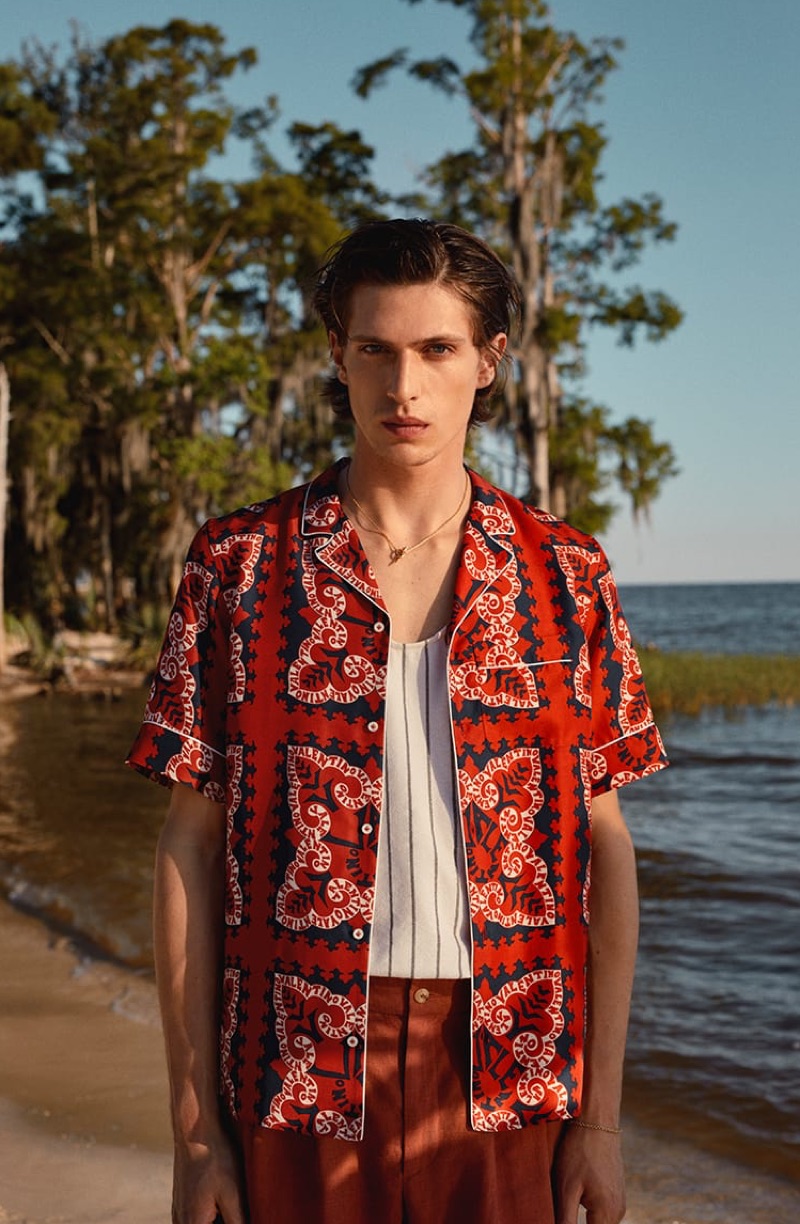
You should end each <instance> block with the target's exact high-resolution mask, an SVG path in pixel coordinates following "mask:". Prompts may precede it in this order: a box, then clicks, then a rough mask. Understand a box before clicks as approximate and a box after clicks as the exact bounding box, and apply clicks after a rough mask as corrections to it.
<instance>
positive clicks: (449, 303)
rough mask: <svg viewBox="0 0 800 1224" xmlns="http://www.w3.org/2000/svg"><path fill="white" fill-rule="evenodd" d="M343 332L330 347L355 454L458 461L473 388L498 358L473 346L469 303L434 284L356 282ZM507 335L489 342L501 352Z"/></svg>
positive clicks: (402, 461)
mask: <svg viewBox="0 0 800 1224" xmlns="http://www.w3.org/2000/svg"><path fill="white" fill-rule="evenodd" d="M347 330H348V337H347V341H346V342H345V344H343V345H342V344H340V343H339V342H338V341H337V339H336V337H335V335H334V334H333V333H331V336H330V342H331V352H332V355H333V360H334V362H335V363H336V365H337V366H338V367H339V378H340V380H341V382H343V383H344V384H345V385H346V387H347V390H348V394H349V398H350V407H351V410H352V414H353V419H354V421H355V429H356V446H355V454H356V455H357V456H358V458H359V459H360V460H371V461H373V462H374V461H379V462H384V463H389V464H391V465H401V466H403V467H409V466H410V467H414V466H418V465H420V464H424V463H428V462H430V461H431V460H434V459H437V458H439V457H442V458H444V459H445V460H446V459H450V460H457V462H458V463H461V461H462V459H463V453H464V442H465V439H466V433H467V428H468V425H469V419H470V415H471V413H472V405H473V401H474V398H475V391H476V390H477V388H479V387H487V386H488V385H489V384H490V383H491V381H492V379H493V378H494V374H495V367H496V358H495V357H493V356H492V354H491V353H490V352H489V351H488V349H487V350H482V349H478V348H477V347H476V345H475V341H474V339H473V322H472V316H471V314H470V311H469V308H468V306H467V305H466V303H465V302H464V301H462V299H461V298H460V297H459V296H458V295H457V294H456V293H455V292H454V291H453V290H452V289H450V288H447V287H446V286H443V285H438V284H423V285H359V286H358V287H357V288H356V289H355V290H354V291H353V294H352V297H351V301H350V314H349V319H348V327H347ZM505 339H506V338H505V336H502V335H501V336H497V337H495V338H494V340H493V345H494V346H495V347H496V349H497V350H499V352H502V351H503V348H504V346H505Z"/></svg>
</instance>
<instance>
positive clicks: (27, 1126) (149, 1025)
mask: <svg viewBox="0 0 800 1224" xmlns="http://www.w3.org/2000/svg"><path fill="white" fill-rule="evenodd" d="M0 1085H1V1086H2V1087H1V1088H0V1094H1V1095H2V1099H0V1224H169V1219H170V1210H169V1203H170V1173H171V1159H170V1154H169V1150H170V1140H169V1125H168V1119H167V1112H166V1078H165V1071H164V1060H163V1052H162V1047H161V1037H160V1032H159V1027H158V1016H157V1008H156V998H155V988H154V985H153V983H152V981H150V980H149V979H148V978H146V977H141V976H138V975H135V974H132V973H130V972H128V971H126V970H123V969H120V968H117V967H116V966H113V965H109V964H104V963H102V962H97V961H92V960H88V959H86V958H85V957H82V956H81V954H80V952H79V951H78V950H77V949H76V948H75V947H74V946H73V945H72V944H71V943H70V941H69V940H67V939H65V938H63V937H59V936H57V935H54V934H52V933H51V932H50V931H48V930H47V929H46V928H45V927H44V926H43V925H42V924H41V923H40V922H38V921H37V920H36V919H34V918H32V917H29V916H28V915H26V914H22V913H19V912H18V911H17V910H15V909H13V908H12V907H11V906H9V905H7V904H5V903H3V902H0ZM625 1144H626V1155H627V1163H628V1169H629V1211H628V1215H627V1217H626V1220H627V1222H628V1224H757V1222H761V1221H763V1222H764V1224H767V1221H769V1222H770V1224H774V1221H776V1220H779V1219H780V1220H789V1219H795V1218H797V1215H798V1208H800V1190H798V1189H797V1188H796V1187H792V1186H789V1185H786V1184H785V1183H782V1182H779V1181H775V1180H772V1179H770V1178H768V1177H764V1176H763V1175H760V1174H758V1173H755V1172H752V1171H750V1170H747V1169H744V1168H740V1167H738V1166H736V1165H732V1164H728V1163H726V1162H723V1161H720V1160H719V1159H717V1158H715V1157H712V1156H709V1155H707V1154H705V1153H703V1152H700V1151H698V1150H697V1149H696V1148H693V1147H689V1146H688V1145H683V1144H680V1143H675V1142H674V1141H671V1140H669V1139H666V1138H660V1137H657V1136H654V1135H652V1134H651V1133H650V1132H647V1131H644V1130H642V1129H641V1128H637V1127H636V1126H634V1125H632V1124H631V1123H630V1121H629V1120H627V1121H626V1127H625ZM432 1224H433V1222H432Z"/></svg>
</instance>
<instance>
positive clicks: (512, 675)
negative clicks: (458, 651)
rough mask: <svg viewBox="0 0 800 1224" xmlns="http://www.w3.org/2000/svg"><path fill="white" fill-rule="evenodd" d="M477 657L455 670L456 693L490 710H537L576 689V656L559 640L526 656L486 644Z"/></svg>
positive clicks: (543, 644) (530, 650) (548, 640)
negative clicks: (560, 694) (555, 697)
mask: <svg viewBox="0 0 800 1224" xmlns="http://www.w3.org/2000/svg"><path fill="white" fill-rule="evenodd" d="M476 654H477V657H473V658H472V659H469V658H467V659H464V661H463V662H462V663H461V664H460V665H459V666H457V667H456V668H454V680H455V685H456V689H457V690H460V691H461V693H462V695H463V696H464V697H468V698H472V699H473V700H477V701H480V702H483V703H484V704H485V705H487V706H489V707H490V708H492V707H493V708H499V707H502V706H508V707H510V708H517V709H536V708H538V707H539V706H541V705H542V704H550V702H551V701H552V699H553V697H554V696H555V694H556V693H562V694H563V693H564V692H565V690H567V691H568V690H571V689H572V688H573V686H574V675H575V669H576V656H575V654H574V653H573V652H572V651H571V650H570V647H569V646H568V645H566V644H565V643H564V641H563V639H562V638H560V637H549V638H545V639H543V640H542V641H541V642H540V643H537V645H536V647H535V648H528V649H527V650H526V652H525V653H524V654H521V653H520V652H519V651H518V650H517V649H510V648H509V647H508V646H507V645H506V644H504V643H497V642H486V643H484V644H483V648H482V649H481V650H480V651H478V652H476Z"/></svg>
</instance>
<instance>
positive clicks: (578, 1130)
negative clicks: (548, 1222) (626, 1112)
mask: <svg viewBox="0 0 800 1224" xmlns="http://www.w3.org/2000/svg"><path fill="white" fill-rule="evenodd" d="M554 1177H555V1194H556V1224H576V1221H577V1219H578V1207H579V1206H581V1205H583V1206H584V1207H585V1208H586V1222H587V1224H620V1220H621V1219H622V1217H623V1216H624V1215H625V1170H624V1168H623V1165H622V1145H621V1143H620V1137H619V1135H610V1134H607V1133H606V1132H605V1131H594V1130H586V1129H585V1128H582V1127H579V1126H570V1125H567V1126H565V1127H564V1133H563V1135H562V1137H561V1141H560V1143H559V1146H558V1151H557V1152H556V1159H555V1170H554Z"/></svg>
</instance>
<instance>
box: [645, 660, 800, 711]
mask: <svg viewBox="0 0 800 1224" xmlns="http://www.w3.org/2000/svg"><path fill="white" fill-rule="evenodd" d="M638 653H639V659H640V662H641V664H642V671H643V673H644V678H645V683H646V685H647V692H648V695H649V697H650V702H651V704H652V706H653V710H654V711H655V714H656V716H657V717H659V716H660V717H663V716H664V715H665V714H699V713H700V712H701V710H705V709H709V708H710V707H717V708H722V709H729V710H733V709H737V708H741V707H742V706H763V705H769V704H771V703H772V702H776V703H778V704H781V705H794V704H795V703H797V702H800V655H721V654H718V655H706V654H695V653H689V652H679V651H676V652H672V651H660V650H647V649H640V650H639V652H638Z"/></svg>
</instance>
